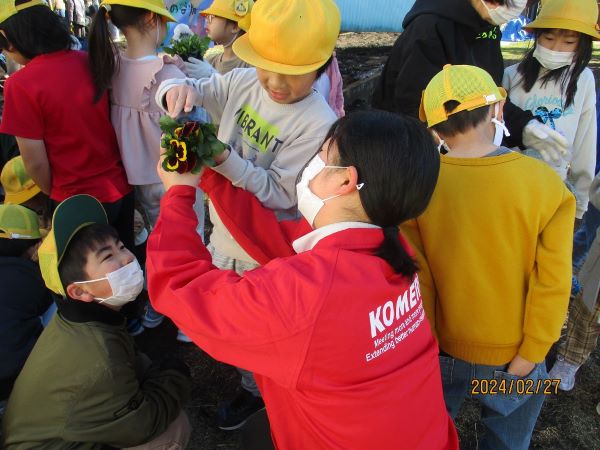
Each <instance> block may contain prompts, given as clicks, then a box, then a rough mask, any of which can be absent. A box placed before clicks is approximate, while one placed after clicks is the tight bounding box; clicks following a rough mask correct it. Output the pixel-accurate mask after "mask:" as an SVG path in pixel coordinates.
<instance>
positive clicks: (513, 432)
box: [440, 355, 548, 450]
mask: <svg viewBox="0 0 600 450" xmlns="http://www.w3.org/2000/svg"><path fill="white" fill-rule="evenodd" d="M440 369H441V372H442V384H443V387H444V400H445V401H446V409H447V410H448V413H449V414H450V415H451V416H452V418H453V419H454V418H455V417H456V415H457V414H458V410H459V409H460V406H461V405H462V403H463V401H464V400H465V399H466V398H468V397H470V398H476V399H477V400H478V401H479V402H480V403H481V406H482V409H481V421H482V423H483V424H484V425H485V427H486V433H485V435H484V437H483V439H482V440H481V442H480V445H479V447H478V448H479V449H480V450H481V449H493V450H527V449H528V448H529V442H530V441H531V434H532V433H533V427H534V426H535V423H536V421H537V418H538V416H539V414H540V411H541V409H542V404H543V403H544V398H545V397H544V395H543V392H541V393H539V394H531V395H528V394H526V393H524V392H523V390H524V388H526V387H529V386H533V389H532V390H533V391H535V387H536V384H537V380H538V379H547V378H548V373H547V372H546V365H545V363H544V362H542V363H540V364H537V365H536V366H535V368H534V369H533V371H532V372H531V373H530V374H529V375H527V376H526V377H517V376H515V375H512V374H509V373H507V372H506V366H485V365H481V364H471V363H468V362H466V361H463V360H460V359H455V358H452V357H451V356H447V355H446V356H444V355H440ZM481 380H486V382H485V385H484V384H483V383H481ZM492 380H495V381H493V382H492ZM503 380H504V381H503ZM518 380H521V381H519V382H518V383H517V381H518ZM526 380H533V381H529V382H527V381H526ZM501 383H502V384H501ZM504 383H505V384H504ZM501 385H502V386H504V387H505V388H506V393H505V394H502V393H501V392H498V389H495V391H496V392H495V393H491V390H492V387H493V386H496V387H498V386H501ZM543 385H544V384H543V383H542V386H543ZM510 387H512V392H510V393H509V390H510ZM477 391H478V392H479V393H477ZM541 391H543V388H542V389H541ZM483 392H488V393H487V394H485V395H484V394H483Z"/></svg>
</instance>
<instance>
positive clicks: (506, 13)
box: [481, 0, 527, 25]
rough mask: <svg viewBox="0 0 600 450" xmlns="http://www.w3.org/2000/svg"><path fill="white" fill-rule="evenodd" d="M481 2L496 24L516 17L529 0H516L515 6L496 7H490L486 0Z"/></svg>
mask: <svg viewBox="0 0 600 450" xmlns="http://www.w3.org/2000/svg"><path fill="white" fill-rule="evenodd" d="M481 2H482V3H483V5H484V6H485V9H487V11H488V14H489V15H490V20H491V21H492V23H493V24H494V25H502V24H504V23H507V22H510V21H511V20H514V19H516V18H517V17H519V16H520V15H521V13H522V12H523V10H524V9H525V7H526V6H527V0H514V6H506V5H500V6H497V7H496V8H492V7H490V5H488V4H487V3H486V2H485V1H484V0H481Z"/></svg>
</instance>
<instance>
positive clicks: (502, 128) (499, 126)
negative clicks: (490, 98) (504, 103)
mask: <svg viewBox="0 0 600 450" xmlns="http://www.w3.org/2000/svg"><path fill="white" fill-rule="evenodd" d="M499 112H500V103H496V105H495V106H494V117H493V119H492V123H493V124H494V126H495V127H496V134H495V135H494V145H495V146H496V147H500V145H501V144H502V139H503V138H504V136H510V132H509V131H508V128H506V125H505V124H504V122H500V120H498V113H499Z"/></svg>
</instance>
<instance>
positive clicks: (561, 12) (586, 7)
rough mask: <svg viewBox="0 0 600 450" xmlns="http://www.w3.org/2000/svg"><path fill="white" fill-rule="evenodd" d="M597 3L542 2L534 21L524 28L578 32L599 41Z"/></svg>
mask: <svg viewBox="0 0 600 450" xmlns="http://www.w3.org/2000/svg"><path fill="white" fill-rule="evenodd" d="M597 22H598V3H597V2H596V0H575V1H573V0H544V1H542V9H541V10H540V13H539V14H538V16H537V17H536V19H535V20H534V21H533V22H531V23H530V24H528V25H526V26H525V27H524V28H525V29H526V30H527V31H533V30H535V29H539V28H560V29H563V30H571V31H578V32H580V33H583V34H587V35H588V36H591V37H592V39H594V40H596V41H597V40H600V33H599V32H598V24H597Z"/></svg>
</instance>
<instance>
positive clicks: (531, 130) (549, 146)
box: [523, 119, 569, 162]
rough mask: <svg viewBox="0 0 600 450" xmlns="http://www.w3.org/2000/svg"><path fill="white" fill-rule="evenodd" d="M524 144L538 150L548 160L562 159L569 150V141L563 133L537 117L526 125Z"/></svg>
mask: <svg viewBox="0 0 600 450" xmlns="http://www.w3.org/2000/svg"><path fill="white" fill-rule="evenodd" d="M523 144H524V145H525V146H526V147H529V148H533V149H535V150H537V151H538V152H539V154H540V155H542V158H544V160H545V161H546V162H548V161H550V160H554V161H558V160H560V159H561V157H562V156H564V155H566V154H567V151H568V150H569V141H567V139H566V138H565V137H564V136H563V135H562V134H560V133H559V132H558V131H555V130H553V129H552V128H550V127H549V126H547V125H544V124H543V123H541V122H539V121H537V120H536V119H533V120H531V121H530V122H529V123H528V124H527V125H525V128H524V129H523Z"/></svg>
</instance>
